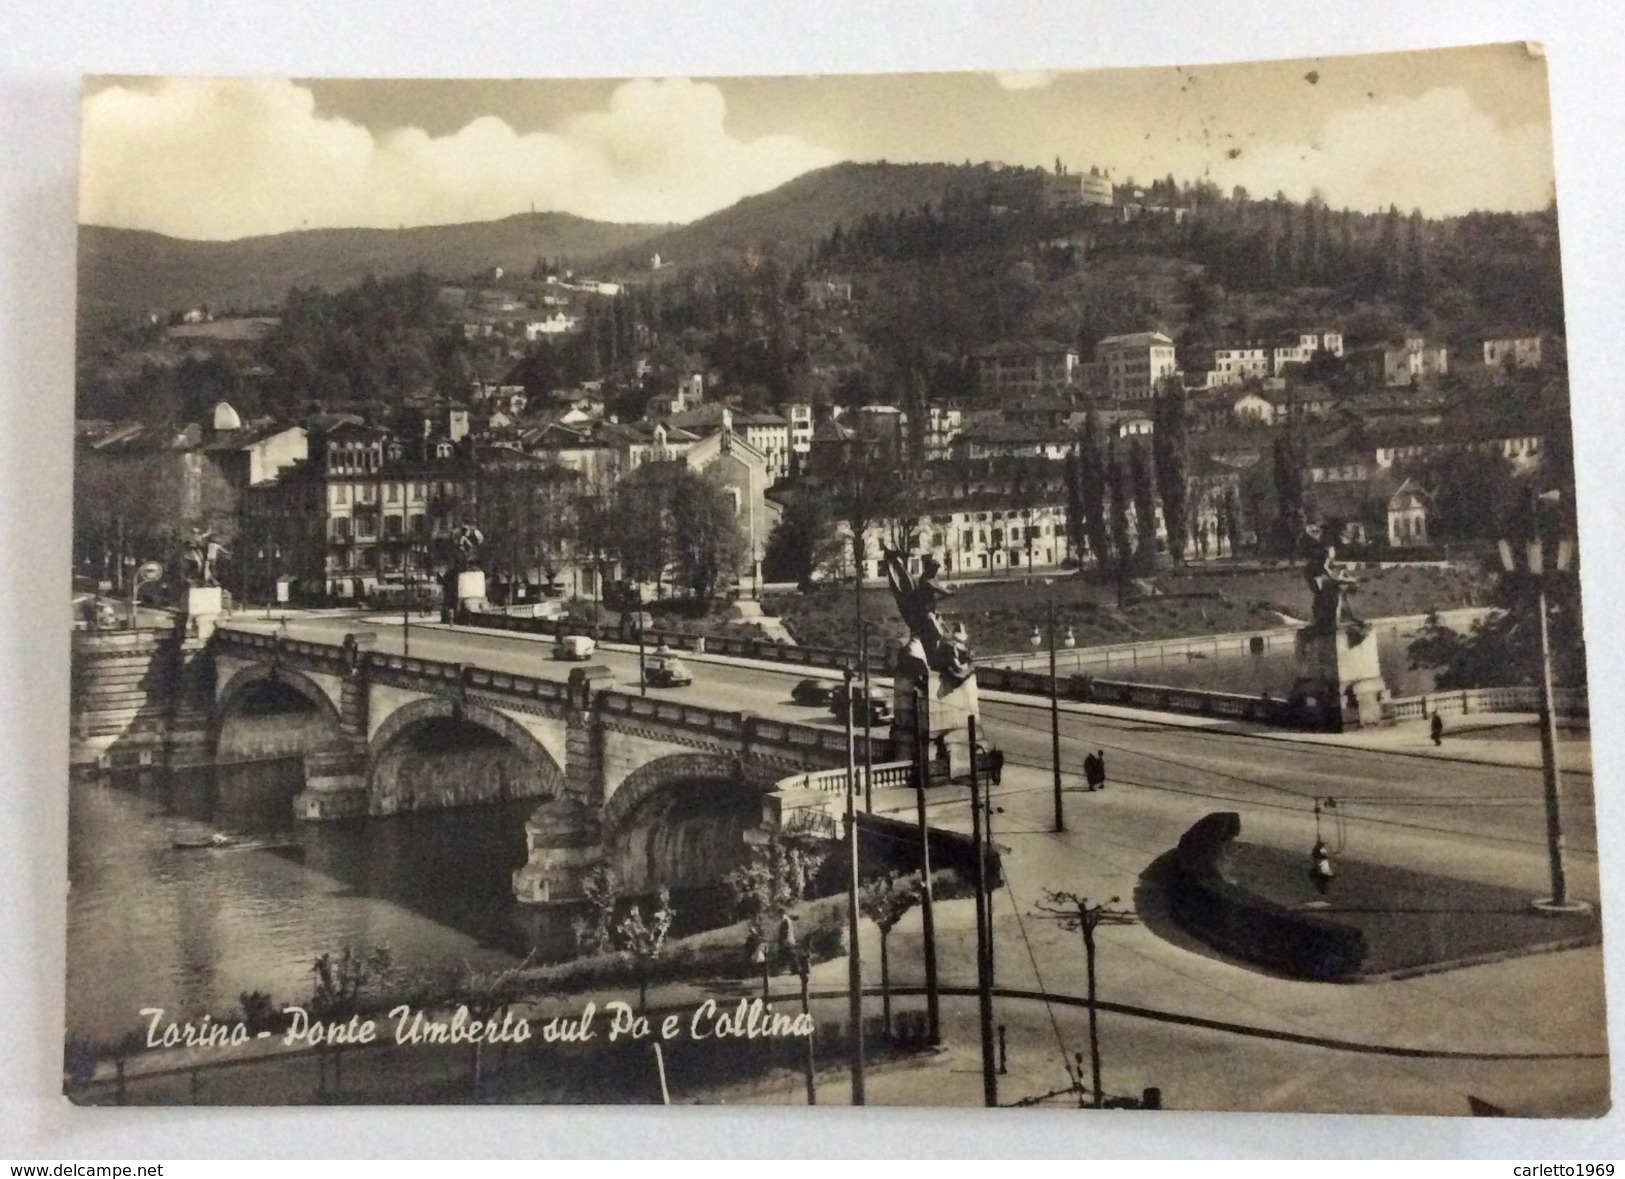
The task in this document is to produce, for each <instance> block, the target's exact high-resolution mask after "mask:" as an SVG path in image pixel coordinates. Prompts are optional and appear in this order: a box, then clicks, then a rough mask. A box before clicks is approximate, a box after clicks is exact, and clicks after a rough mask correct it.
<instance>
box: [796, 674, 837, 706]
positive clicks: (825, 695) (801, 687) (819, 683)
mask: <svg viewBox="0 0 1625 1179" xmlns="http://www.w3.org/2000/svg"><path fill="white" fill-rule="evenodd" d="M838 691H840V685H838V684H835V683H831V682H830V681H829V680H802V681H801V682H800V683H798V684H797V685H796V686H795V687H793V688H791V689H790V699H792V700H794V701H795V702H796V703H797V704H815V705H818V706H819V707H821V708H827V707H828V706H829V704H830V702H831V701H833V700H834V699H835V694H836V692H838Z"/></svg>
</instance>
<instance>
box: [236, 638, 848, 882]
mask: <svg viewBox="0 0 1625 1179" xmlns="http://www.w3.org/2000/svg"><path fill="white" fill-rule="evenodd" d="M370 639H371V636H366V635H351V636H347V637H346V640H345V642H344V643H342V644H333V643H319V642H311V641H307V640H300V639H292V638H289V637H287V636H282V635H270V634H261V633H255V632H248V631H240V630H233V629H230V628H226V627H222V628H221V629H219V630H217V631H216V632H215V635H214V637H213V638H212V640H211V646H210V654H211V656H212V659H213V664H214V710H213V716H212V723H211V727H210V744H211V746H212V750H213V756H214V759H215V761H216V762H217V763H220V764H229V763H233V762H243V761H259V760H264V759H267V758H301V759H302V760H303V765H304V779H305V780H304V789H303V790H302V791H301V792H300V793H299V794H298V796H297V797H296V798H295V799H294V809H295V812H296V814H297V816H298V817H299V818H301V819H307V820H322V819H338V818H348V817H352V816H359V815H391V814H398V813H402V812H407V811H424V810H435V809H441V808H448V807H458V806H468V805H475V804H479V803H488V802H497V801H503V800H510V799H535V800H537V804H538V805H537V809H536V810H535V812H534V813H533V814H532V815H531V817H530V819H529V821H528V822H527V823H526V836H527V839H526V843H527V846H528V848H529V861H528V863H526V864H525V865H524V866H523V867H522V868H520V869H519V870H518V871H517V872H515V874H514V890H515V893H516V894H517V895H518V897H519V898H520V899H521V900H524V901H531V902H538V903H547V902H557V901H570V900H574V899H577V898H578V897H579V896H580V888H581V882H582V879H583V877H584V876H585V875H586V873H588V872H589V871H590V870H591V869H592V868H593V867H594V866H595V865H597V864H599V863H607V864H608V865H609V866H610V867H611V868H613V869H614V871H615V873H616V876H617V878H618V879H619V881H620V886H621V889H622V891H624V892H632V893H635V892H643V891H648V890H652V889H654V888H656V887H659V886H661V885H667V886H670V887H684V886H691V885H700V884H708V883H713V882H714V881H715V880H716V879H718V877H719V876H721V875H722V874H723V873H725V872H726V871H728V870H729V869H731V868H732V867H734V866H735V865H736V864H737V863H738V862H739V859H740V857H741V856H742V854H743V851H744V848H745V845H746V842H747V841H748V840H749V839H750V838H752V835H753V833H754V832H755V831H756V830H757V829H759V828H760V826H761V825H762V823H763V815H764V798H765V796H766V795H768V794H770V793H772V792H773V790H774V788H775V786H776V784H777V783H778V782H780V781H781V780H782V779H784V778H786V777H787V776H789V775H792V774H796V773H805V772H807V771H814V770H822V769H827V768H829V767H831V766H836V765H844V764H845V762H846V738H845V735H844V734H842V733H841V732H839V731H837V730H834V729H829V728H820V727H817V726H812V725H798V724H790V723H785V722H782V721H775V720H770V719H768V718H765V717H761V716H757V715H756V714H754V713H749V712H724V711H719V710H715V709H709V708H700V707H695V706H694V705H690V704H685V703H681V702H678V701H672V700H666V699H657V698H652V697H645V696H641V695H636V694H630V693H626V692H618V691H614V690H613V689H611V688H609V687H607V686H606V681H605V680H604V679H602V678H600V679H597V680H596V681H595V680H594V678H593V674H592V673H593V670H594V669H590V668H583V669H579V670H580V674H578V675H577V676H576V677H575V678H574V682H571V683H561V682H559V681H556V680H547V679H541V678H538V677H534V676H527V675H518V674H513V673H508V672H501V671H492V670H489V669H486V668H481V667H475V666H472V665H469V664H454V663H443V662H439V661H436V660H430V659H415V658H411V657H408V656H402V655H390V654H384V653H382V652H377V651H372V650H369V649H367V648H368V645H369V643H370ZM597 670H598V671H600V672H602V671H604V669H597ZM860 739H861V738H860ZM877 743H878V739H877ZM766 809H767V811H768V812H769V813H770V812H771V808H766Z"/></svg>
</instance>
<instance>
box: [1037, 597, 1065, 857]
mask: <svg viewBox="0 0 1625 1179" xmlns="http://www.w3.org/2000/svg"><path fill="white" fill-rule="evenodd" d="M1046 613H1047V617H1048V621H1049V753H1050V772H1051V774H1052V776H1053V786H1054V791H1055V830H1056V831H1057V832H1061V831H1065V830H1066V815H1065V813H1064V812H1063V811H1062V808H1061V700H1060V686H1059V679H1058V677H1057V676H1056V672H1055V591H1054V588H1053V587H1052V588H1051V590H1050V598H1049V602H1048V604H1047V610H1046ZM1067 634H1068V637H1069V638H1070V637H1071V632H1070V631H1068V632H1067ZM1031 641H1032V644H1033V646H1035V647H1038V646H1041V645H1043V642H1044V639H1043V637H1042V636H1041V635H1039V633H1038V628H1037V627H1036V626H1035V627H1033V633H1032V639H1031Z"/></svg>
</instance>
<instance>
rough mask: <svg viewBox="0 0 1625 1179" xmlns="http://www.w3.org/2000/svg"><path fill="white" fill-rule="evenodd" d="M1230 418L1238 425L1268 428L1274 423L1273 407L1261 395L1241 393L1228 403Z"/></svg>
mask: <svg viewBox="0 0 1625 1179" xmlns="http://www.w3.org/2000/svg"><path fill="white" fill-rule="evenodd" d="M1230 416H1231V417H1233V418H1235V420H1236V421H1237V423H1239V424H1251V425H1255V426H1268V425H1272V424H1273V423H1274V421H1275V405H1274V403H1273V402H1271V401H1270V399H1269V398H1268V397H1265V396H1264V395H1263V394H1262V393H1251V392H1248V393H1243V394H1242V395H1241V396H1240V397H1237V398H1235V399H1234V400H1232V401H1231V402H1230Z"/></svg>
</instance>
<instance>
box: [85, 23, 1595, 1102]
mask: <svg viewBox="0 0 1625 1179" xmlns="http://www.w3.org/2000/svg"><path fill="white" fill-rule="evenodd" d="M82 127H83V154H82V164H81V196H80V227H79V306H78V315H79V321H78V356H77V364H78V367H77V386H76V397H77V400H76V414H75V416H76V423H75V439H74V456H75V458H74V462H75V468H74V476H75V504H74V535H73V561H74V567H73V601H72V629H73V633H72V661H73V664H72V670H73V680H72V716H71V724H72V765H71V786H70V810H71V816H70V834H69V840H70V847H69V868H70V877H71V885H70V888H69V891H68V894H67V898H66V904H67V920H68V962H67V979H66V989H67V990H66V993H67V1003H66V1011H67V1019H66V1028H65V1035H64V1058H63V1059H64V1071H63V1077H64V1087H65V1091H66V1093H67V1094H68V1096H69V1097H71V1099H72V1100H74V1101H75V1102H78V1103H80V1104H85V1105H111V1104H129V1105H164V1104H198V1105H217V1104H239V1105H240V1104H279V1105H299V1104H315V1103H344V1104H377V1103H476V1102H492V1103H496V1102H501V1103H527V1102H528V1103H605V1104H614V1103H670V1104H704V1103H728V1104H733V1105H794V1104H802V1103H809V1104H811V1103H818V1104H848V1103H854V1104H869V1105H966V1106H970V1105H990V1106H991V1105H997V1106H1012V1107H1014V1106H1053V1107H1069V1108H1073V1109H1102V1108H1112V1109H1123V1108H1131V1109H1134V1108H1138V1109H1183V1110H1251V1111H1310V1112H1365V1113H1389V1114H1443V1115H1461V1116H1468V1115H1488V1116H1545V1117H1595V1116H1598V1115H1599V1114H1601V1113H1603V1112H1604V1111H1606V1110H1607V1108H1608V1105H1609V1100H1610V1094H1609V1061H1608V1054H1607V1044H1606V1036H1605V1009H1604V988H1603V959H1602V948H1601V925H1600V913H1599V911H1598V899H1599V893H1598V874H1597V838H1596V828H1595V823H1594V816H1593V809H1592V802H1593V800H1592V776H1591V774H1592V766H1591V746H1590V740H1589V712H1588V703H1587V699H1588V698H1587V690H1586V666H1585V642H1584V634H1583V628H1582V624H1581V603H1580V593H1579V578H1578V562H1579V556H1580V547H1579V540H1580V538H1579V536H1578V532H1577V527H1576V511H1575V495H1574V487H1575V483H1574V467H1573V462H1572V454H1573V437H1572V429H1571V423H1570V410H1569V407H1570V388H1569V381H1568V368H1567V361H1566V353H1565V340H1564V307H1563V293H1562V285H1561V277H1560V266H1559V242H1558V220H1557V192H1556V187H1555V182H1554V174H1553V164H1552V136H1551V116H1550V109H1549V106H1548V99H1547V82H1546V62H1545V60H1544V56H1543V54H1542V52H1541V50H1540V47H1539V46H1537V45H1533V44H1524V43H1519V44H1509V45H1490V46H1479V47H1471V48H1462V49H1447V50H1436V51H1429V52H1421V53H1405V54H1391V55H1382V56H1366V57H1348V58H1321V59H1315V60H1303V61H1273V62H1262V63H1237V64H1229V65H1205V66H1200V67H1191V68H1156V69H1141V70H1114V71H1094V72H1067V71H1064V70H1061V71H1056V72H1036V73H1021V74H1008V73H1006V74H999V73H991V72H988V73H957V74H908V75H902V74H899V75H871V76H837V75H831V76H813V77H805V76H803V77H776V78H749V77H740V78H710V79H705V78H700V79H687V78H664V79H631V80H622V81H616V80H534V81H525V80H512V81H492V80H484V81H456V80H444V81H427V80H415V81H384V80H370V81H360V80H341V79H327V80H312V79H282V78H197V77H191V78H156V77H154V78H148V77H139V78H133V77H95V78H90V79H87V80H86V81H85V83H84V89H83V98H82Z"/></svg>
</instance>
